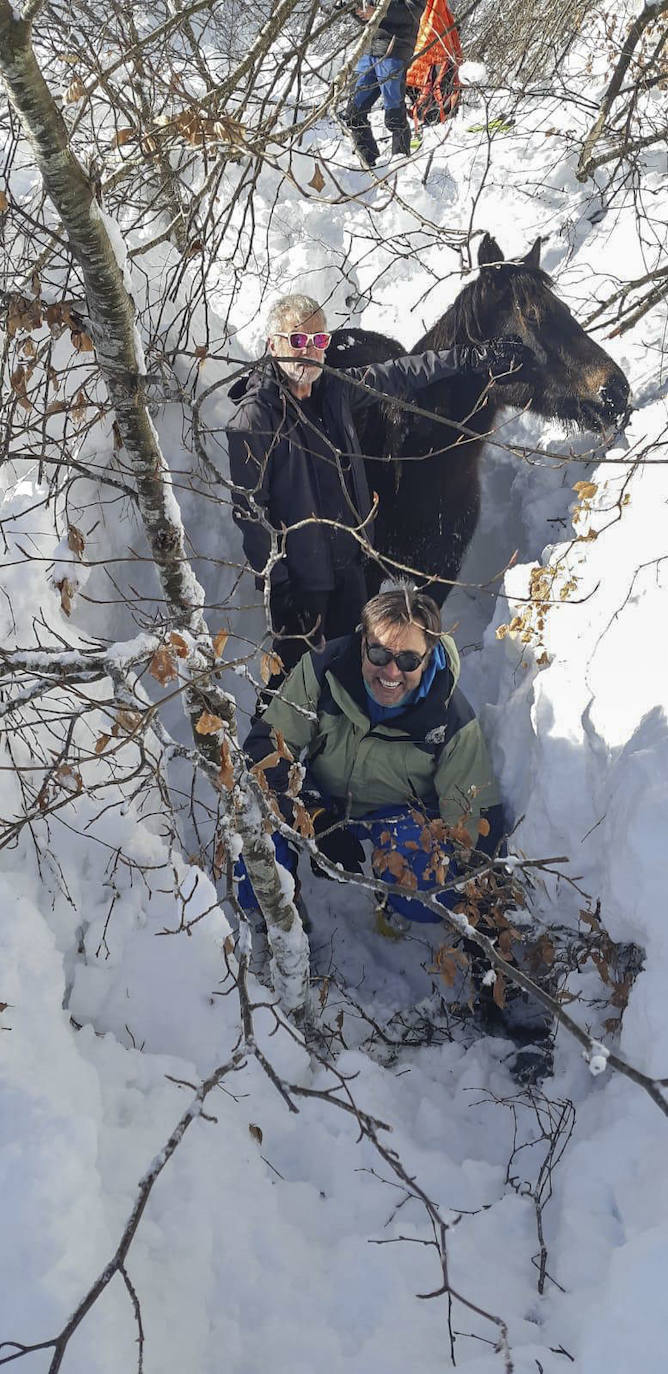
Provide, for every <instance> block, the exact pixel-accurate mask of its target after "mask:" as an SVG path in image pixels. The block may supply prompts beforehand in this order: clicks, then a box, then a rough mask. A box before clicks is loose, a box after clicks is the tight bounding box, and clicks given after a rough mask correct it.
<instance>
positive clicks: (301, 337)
mask: <svg viewBox="0 0 668 1374" xmlns="http://www.w3.org/2000/svg"><path fill="white" fill-rule="evenodd" d="M274 337H275V338H277V339H287V341H288V343H289V345H290V347H291V348H308V345H309V344H310V343H313V344H315V346H316V348H329V341H330V339H331V337H332V336H331V334H302V333H301V331H299V330H296V331H295V333H294V334H276V335H275V336H274Z"/></svg>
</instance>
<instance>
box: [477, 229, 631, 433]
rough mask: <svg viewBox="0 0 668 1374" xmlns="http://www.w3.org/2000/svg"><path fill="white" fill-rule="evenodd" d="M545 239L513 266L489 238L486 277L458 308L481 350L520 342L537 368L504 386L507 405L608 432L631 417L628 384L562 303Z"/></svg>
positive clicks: (483, 248)
mask: <svg viewBox="0 0 668 1374" xmlns="http://www.w3.org/2000/svg"><path fill="white" fill-rule="evenodd" d="M540 246H541V241H540V238H537V239H536V242H535V243H534V245H533V247H532V248H530V249H529V252H528V253H527V254H526V256H525V257H524V258H520V259H517V260H513V261H511V262H507V261H506V260H505V259H504V256H503V253H502V252H501V249H500V248H499V245H498V244H497V242H496V241H495V239H493V238H492V237H491V235H490V234H484V235H483V237H482V239H481V242H480V248H479V252H478V265H479V267H480V272H479V275H478V278H477V279H476V281H474V282H473V283H471V284H470V285H469V286H468V287H466V288H465V290H464V291H463V292H462V293H461V296H460V297H459V299H458V301H457V302H456V304H455V309H457V308H458V307H459V311H460V312H461V319H460V321H459V322H458V324H457V326H456V328H457V336H458V337H457V341H458V342H463V332H466V333H467V337H468V338H469V339H471V340H473V341H475V342H478V341H481V340H484V339H489V338H494V337H495V336H496V337H498V336H503V335H505V334H515V335H519V337H520V338H521V339H522V341H523V343H525V344H527V346H528V347H529V348H530V349H531V350H532V352H533V354H534V356H535V358H536V367H535V370H534V371H533V372H532V375H531V377H530V378H528V379H527V380H526V381H523V380H521V379H520V378H518V380H517V382H516V383H514V384H512V385H504V387H503V401H504V403H505V404H508V405H512V406H517V407H518V409H523V408H525V407H526V408H528V409H530V410H533V411H537V412H538V413H539V414H540V415H545V416H550V417H552V416H554V417H556V418H558V419H560V420H564V421H566V422H571V423H575V424H576V425H578V427H579V428H580V429H589V430H594V431H601V430H603V429H604V428H607V427H608V426H610V425H613V424H617V425H622V426H623V424H624V423H625V422H626V420H627V419H628V415H629V384H628V381H627V379H626V377H625V376H624V373H623V372H622V370H621V368H620V367H618V366H617V364H616V363H615V362H614V361H613V359H612V358H611V357H610V356H609V354H607V353H606V352H605V350H604V349H603V348H601V347H600V345H599V344H597V343H595V342H594V340H593V339H591V338H590V337H589V335H588V334H587V333H586V332H585V330H584V329H583V328H582V326H581V325H579V324H578V322H577V320H576V319H575V318H574V316H573V315H572V314H571V312H570V310H569V309H568V307H567V306H566V305H565V304H564V302H563V301H561V300H559V297H558V296H557V295H555V292H554V291H553V289H552V284H551V281H550V278H549V277H548V275H547V273H546V272H544V271H543V270H542V268H541V266H540Z"/></svg>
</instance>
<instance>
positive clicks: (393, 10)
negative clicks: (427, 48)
mask: <svg viewBox="0 0 668 1374" xmlns="http://www.w3.org/2000/svg"><path fill="white" fill-rule="evenodd" d="M422 10H423V5H422V4H420V3H417V4H416V3H415V2H414V0H390V4H389V6H388V9H387V12H386V14H385V16H384V18H383V19H381V21H380V24H379V25H378V28H377V30H376V33H375V34H374V37H373V39H372V41H371V45H370V47H369V53H370V54H371V56H372V57H398V58H400V60H401V61H402V62H405V63H406V65H408V63H409V62H410V60H411V58H412V56H413V53H414V51H415V43H416V40H417V35H418V29H419V27H420V19H421V17H422Z"/></svg>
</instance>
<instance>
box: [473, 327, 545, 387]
mask: <svg viewBox="0 0 668 1374" xmlns="http://www.w3.org/2000/svg"><path fill="white" fill-rule="evenodd" d="M471 355H472V356H471V362H470V366H471V370H472V371H473V372H489V374H490V376H491V377H492V378H493V380H494V381H495V382H496V383H497V385H498V386H502V385H504V384H506V385H510V384H511V383H512V382H514V381H516V380H517V378H518V373H519V374H521V376H520V378H519V380H521V381H523V382H524V381H527V380H528V379H529V377H530V376H531V374H532V373H533V372H534V371H535V367H536V356H535V354H534V353H532V352H531V349H530V348H528V347H527V345H526V344H525V343H522V340H521V339H520V338H518V336H517V335H516V334H507V335H506V336H505V338H502V339H490V340H489V341H488V342H487V343H485V344H473V345H472V347H471Z"/></svg>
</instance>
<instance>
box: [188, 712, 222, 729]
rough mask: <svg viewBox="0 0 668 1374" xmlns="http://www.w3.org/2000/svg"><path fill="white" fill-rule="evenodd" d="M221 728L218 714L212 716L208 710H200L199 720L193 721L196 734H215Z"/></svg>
mask: <svg viewBox="0 0 668 1374" xmlns="http://www.w3.org/2000/svg"><path fill="white" fill-rule="evenodd" d="M223 728H224V726H223V722H222V720H221V718H220V716H212V715H211V713H210V712H209V711H202V714H201V716H200V718H199V720H198V721H196V722H195V729H196V731H197V734H198V735H217V734H218V731H219V730H222V729H223Z"/></svg>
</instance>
